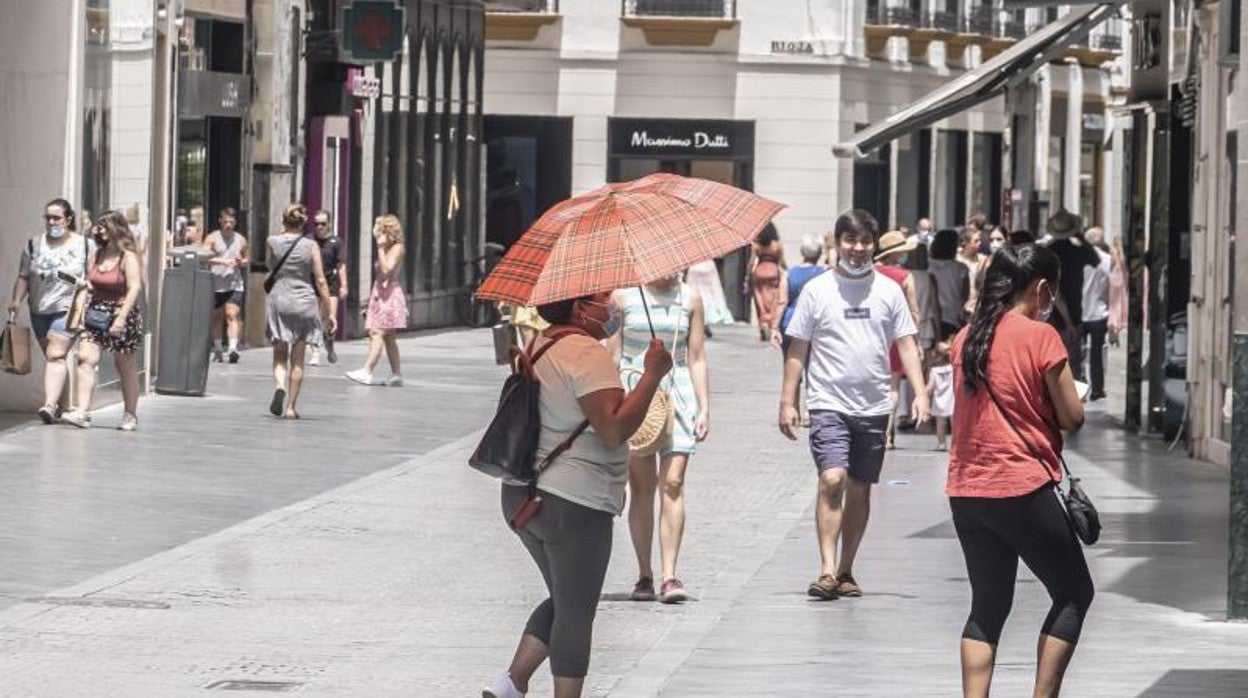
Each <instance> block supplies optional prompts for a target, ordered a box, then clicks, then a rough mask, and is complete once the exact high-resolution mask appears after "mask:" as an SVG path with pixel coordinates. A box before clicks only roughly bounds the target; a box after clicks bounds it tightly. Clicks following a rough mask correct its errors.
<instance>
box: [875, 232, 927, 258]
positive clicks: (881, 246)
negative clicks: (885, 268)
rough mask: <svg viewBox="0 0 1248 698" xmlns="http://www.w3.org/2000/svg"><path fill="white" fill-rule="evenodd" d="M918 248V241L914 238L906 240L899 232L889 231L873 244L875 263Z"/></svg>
mask: <svg viewBox="0 0 1248 698" xmlns="http://www.w3.org/2000/svg"><path fill="white" fill-rule="evenodd" d="M918 246H919V241H918V240H917V239H916V238H909V239H907V238H906V236H905V234H904V233H902V232H901V231H900V230H890V231H888V232H887V233H884V234H883V235H881V236H880V239H879V241H878V242H876V243H875V249H876V253H875V261H877V262H878V261H880V260H882V259H884V258H885V257H888V256H890V255H894V254H901V253H902V252H909V251H910V250H913V249H914V248H916V247H918Z"/></svg>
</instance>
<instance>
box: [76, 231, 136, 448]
mask: <svg viewBox="0 0 1248 698" xmlns="http://www.w3.org/2000/svg"><path fill="white" fill-rule="evenodd" d="M91 238H92V240H93V241H94V242H95V249H96V251H95V253H94V254H93V255H92V256H91V263H90V265H89V266H88V269H87V283H88V284H89V285H90V287H91V302H90V304H89V305H88V306H87V307H88V315H90V316H94V317H101V318H103V319H104V320H105V324H103V325H96V324H94V323H93V322H92V321H91V317H88V320H87V321H86V323H85V324H86V328H85V329H84V330H83V331H82V335H81V337H82V341H81V342H79V344H78V384H77V391H78V409H76V410H74V411H73V412H69V413H66V414H65V415H64V416H62V417H61V421H63V422H65V423H67V424H72V425H74V426H76V427H82V428H84V429H85V428H87V427H89V426H91V415H90V410H91V393H92V392H93V391H94V390H95V376H96V373H95V369H96V367H97V366H98V365H99V363H100V353H101V352H102V351H105V350H107V351H111V352H113V360H114V362H116V365H117V375H118V376H119V377H120V378H121V395H122V402H124V403H125V410H126V412H125V415H123V416H122V418H121V424H120V425H119V426H118V427H117V428H118V429H121V430H122V431H134V430H135V429H136V428H138V425H139V420H138V418H137V417H136V416H135V413H136V412H137V411H138V406H139V365H138V357H137V355H136V352H137V351H138V349H139V345H140V344H141V343H142V341H143V318H142V317H141V315H140V313H139V309H138V307H137V305H136V304H137V303H138V300H139V293H140V291H142V290H143V271H142V267H141V265H140V264H139V251H138V246H137V245H136V244H135V241H134V235H133V234H132V233H131V232H130V224H128V223H126V217H125V216H123V215H122V214H121V213H120V212H118V211H105V212H104V213H102V214H100V217H99V218H98V219H97V220H96V222H95V224H94V225H92V226H91Z"/></svg>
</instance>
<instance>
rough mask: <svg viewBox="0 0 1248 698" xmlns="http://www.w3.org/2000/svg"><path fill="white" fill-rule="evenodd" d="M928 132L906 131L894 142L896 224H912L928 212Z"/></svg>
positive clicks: (930, 149) (926, 215)
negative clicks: (895, 150)
mask: <svg viewBox="0 0 1248 698" xmlns="http://www.w3.org/2000/svg"><path fill="white" fill-rule="evenodd" d="M931 136H932V132H931V131H929V130H928V129H923V130H921V131H919V132H918V133H912V134H911V133H908V134H906V135H904V136H902V137H901V138H898V139H897V141H896V144H897V225H909V226H913V225H914V224H915V223H916V222H918V220H919V219H920V218H926V217H928V216H930V215H931V211H930V210H929V208H930V206H931V203H930V202H931V196H930V186H931V176H930V171H929V170H930V168H931V166H932V139H931Z"/></svg>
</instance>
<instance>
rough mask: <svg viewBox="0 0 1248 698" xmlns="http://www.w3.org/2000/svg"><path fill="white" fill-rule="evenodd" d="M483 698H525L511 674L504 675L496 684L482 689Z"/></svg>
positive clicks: (495, 681)
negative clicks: (512, 679) (513, 681)
mask: <svg viewBox="0 0 1248 698" xmlns="http://www.w3.org/2000/svg"><path fill="white" fill-rule="evenodd" d="M481 698H524V694H523V693H521V692H520V689H518V688H516V684H514V683H512V681H511V676H510V675H509V674H503V675H502V676H500V677H498V678H497V679H495V680H494V683H493V684H491V685H489V686H486V687H485V688H483V689H481Z"/></svg>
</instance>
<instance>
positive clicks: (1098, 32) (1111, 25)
mask: <svg viewBox="0 0 1248 698" xmlns="http://www.w3.org/2000/svg"><path fill="white" fill-rule="evenodd" d="M1088 44H1089V45H1090V46H1091V47H1092V48H1094V49H1098V50H1101V51H1114V52H1120V51H1122V20H1121V19H1120V18H1118V17H1110V18H1109V19H1107V20H1105V21H1104V22H1103V23H1101V25H1100V26H1099V27H1097V28H1095V29H1093V30H1092V33H1091V34H1090V35H1089V36H1088Z"/></svg>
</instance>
